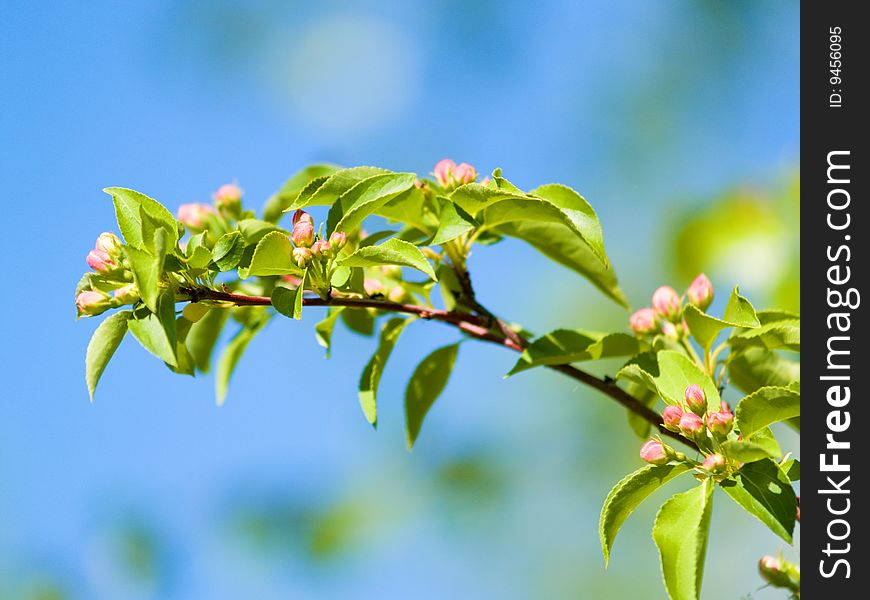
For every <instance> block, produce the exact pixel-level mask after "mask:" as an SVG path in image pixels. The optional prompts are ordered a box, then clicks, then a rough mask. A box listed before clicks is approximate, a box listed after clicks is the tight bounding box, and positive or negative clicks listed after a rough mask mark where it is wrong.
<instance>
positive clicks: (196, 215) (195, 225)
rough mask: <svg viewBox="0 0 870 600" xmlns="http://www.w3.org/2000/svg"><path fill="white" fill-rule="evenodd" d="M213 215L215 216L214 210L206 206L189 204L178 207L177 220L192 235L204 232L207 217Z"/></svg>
mask: <svg viewBox="0 0 870 600" xmlns="http://www.w3.org/2000/svg"><path fill="white" fill-rule="evenodd" d="M213 214H215V210H214V209H213V208H212V207H211V206H209V205H208V204H198V203H191V204H182V205H181V206H179V207H178V220H179V221H181V222H182V223H183V224H184V226H185V227H187V228H188V229H189V230H190V231H191V232H192V233H199V232H201V231H204V230H205V229H206V226H207V224H208V218H209V216H210V215H213Z"/></svg>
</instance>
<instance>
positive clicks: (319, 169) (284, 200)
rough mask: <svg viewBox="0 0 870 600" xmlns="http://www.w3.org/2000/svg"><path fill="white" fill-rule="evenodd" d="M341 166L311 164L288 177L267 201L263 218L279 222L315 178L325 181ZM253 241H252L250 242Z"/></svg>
mask: <svg viewBox="0 0 870 600" xmlns="http://www.w3.org/2000/svg"><path fill="white" fill-rule="evenodd" d="M338 169H339V167H336V166H335V165H328V164H324V165H311V166H308V167H305V168H304V169H302V170H301V171H299V172H298V173H296V174H295V175H293V177H291V178H290V179H288V180H287V181H286V182H285V183H284V185H282V186H281V188H280V189H279V190H278V191H277V192H275V193H274V194H272V196H271V197H270V198H269V199H268V200H267V201H266V205H265V206H264V207H263V219H264V220H266V221H270V222H272V223H277V222H278V221H279V220H280V219H281V216H282V213H283V212H284V211H285V210H286V209H287V208H288V207H290V206H291V205H292V204H293V202H294V201H295V200H296V199H297V197H298V196H299V193H300V192H301V191H302V190H303V189H304V188H305V187H306V186H307V185H308V184H309V183H310V182H311V181H312V180H314V179H318V178H322V179H323V181H325V180H326V179H327V176H328V175H331V174H332V173H334V172H335V171H337V170H338ZM249 243H251V242H249Z"/></svg>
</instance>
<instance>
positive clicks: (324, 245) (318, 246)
mask: <svg viewBox="0 0 870 600" xmlns="http://www.w3.org/2000/svg"><path fill="white" fill-rule="evenodd" d="M311 253H312V254H313V255H314V256H316V257H318V258H320V257H322V256H329V255H330V254H332V246H330V245H329V242H327V241H326V240H317V241H316V242H314V243H313V244H311Z"/></svg>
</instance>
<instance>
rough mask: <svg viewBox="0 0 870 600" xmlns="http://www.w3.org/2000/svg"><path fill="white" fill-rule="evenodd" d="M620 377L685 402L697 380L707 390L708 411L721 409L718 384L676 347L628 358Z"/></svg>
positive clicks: (672, 400) (672, 401)
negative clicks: (689, 390) (689, 388)
mask: <svg viewBox="0 0 870 600" xmlns="http://www.w3.org/2000/svg"><path fill="white" fill-rule="evenodd" d="M616 377H617V378H623V379H628V380H630V381H634V382H636V383H640V384H643V385H646V386H647V387H649V388H650V389H653V390H655V391H657V392H658V393H659V395H660V396H661V397H662V399H663V400H664V401H665V402H667V403H668V404H680V403H681V402H683V399H684V397H685V393H686V388H687V387H689V385H691V384H693V383H694V384H697V385H699V386H701V389H702V390H704V394H705V395H706V396H707V406H708V410H710V411H711V412H715V411H718V410H719V390H718V389H717V388H716V384H715V383H713V380H712V379H710V378H709V377H708V376H707V375H706V374H705V373H704V371H702V370H701V367H699V366H698V365H697V364H695V362H694V361H693V360H692V359H690V358H689V357H688V356H686V355H685V354H682V353H680V352H677V351H676V350H663V351H661V352H658V353H653V352H647V353H643V354H639V355H638V356H636V357H634V358H633V359H631V360H630V361H628V362H627V363H626V364H625V366H624V367H622V369H620V370H619V372H617V374H616Z"/></svg>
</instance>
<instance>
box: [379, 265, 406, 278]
mask: <svg viewBox="0 0 870 600" xmlns="http://www.w3.org/2000/svg"><path fill="white" fill-rule="evenodd" d="M381 273H383V274H384V275H385V276H387V277H389V278H390V279H401V278H402V267H400V266H398V265H384V266H383V267H381Z"/></svg>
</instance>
